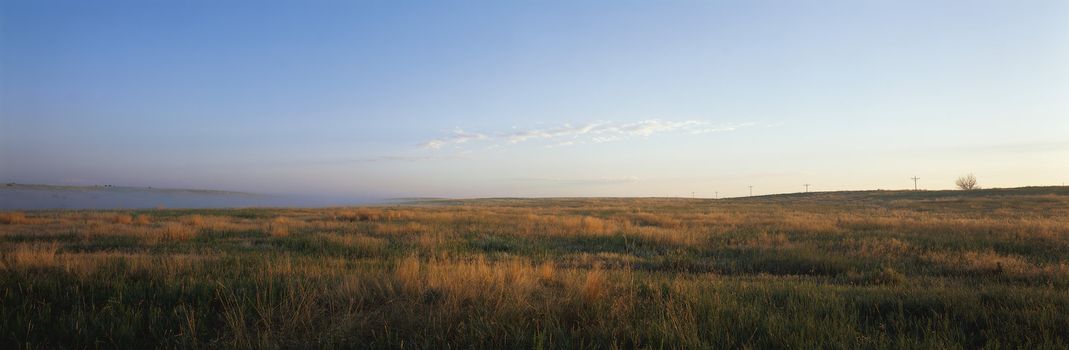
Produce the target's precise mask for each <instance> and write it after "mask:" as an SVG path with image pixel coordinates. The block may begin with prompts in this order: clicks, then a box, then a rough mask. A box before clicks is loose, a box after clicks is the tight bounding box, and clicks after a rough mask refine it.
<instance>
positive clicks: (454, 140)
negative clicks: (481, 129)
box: [419, 128, 488, 149]
mask: <svg viewBox="0 0 1069 350" xmlns="http://www.w3.org/2000/svg"><path fill="white" fill-rule="evenodd" d="M486 138H488V137H487V136H486V135H485V134H480V133H474V132H466V131H464V130H462V129H460V128H456V129H454V130H453V132H452V133H450V134H449V135H448V136H445V137H441V138H436V139H433V140H428V141H427V142H424V143H421V144H420V145H419V146H420V147H422V148H429V149H439V148H442V146H445V145H458V144H462V143H467V142H468V141H473V140H483V139H486Z"/></svg>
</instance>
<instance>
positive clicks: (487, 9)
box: [0, 0, 1069, 197]
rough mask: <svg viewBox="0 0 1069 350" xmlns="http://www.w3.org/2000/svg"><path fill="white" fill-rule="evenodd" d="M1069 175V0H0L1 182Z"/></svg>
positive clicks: (677, 192) (372, 189)
mask: <svg viewBox="0 0 1069 350" xmlns="http://www.w3.org/2000/svg"><path fill="white" fill-rule="evenodd" d="M965 173H974V174H976V176H977V178H978V179H979V180H980V184H981V186H986V187H1011V186H1025V185H1057V184H1061V183H1063V182H1067V181H1069V2H1065V1H842V2H839V1H656V2H654V1H561V2H555V1H497V2H489V1H486V2H483V1H460V2H447V1H433V2H416V1H411V2H410V1H403V2H402V1H347V2H342V1H288V2H281V1H257V2H239V1H91V2H87V1H48V0H44V1H21V0H3V1H0V180H3V181H14V182H24V183H50V184H74V185H91V184H104V183H106V184H117V185H136V186H156V187H192V188H212V189H228V190H241V191H252V192H267V193H300V194H332V195H351V196H451V197H480V196H663V195H670V196H690V195H691V193H692V192H693V193H694V194H695V195H697V196H702V197H712V196H713V195H714V193H718V194H719V195H720V196H738V195H745V194H746V193H747V191H748V188H747V186H749V185H753V186H754V192H755V194H764V193H779V192H796V191H801V190H802V189H803V187H802V184H805V183H810V184H813V186H812V189H814V190H840V189H844V190H845V189H877V188H882V189H899V188H906V187H911V186H912V181H910V180H909V177H911V176H914V175H916V176H919V177H920V178H921V180H920V184H921V186H922V187H925V188H929V189H942V188H950V187H951V186H952V185H953V179H954V178H955V177H957V176H958V175H962V174H965Z"/></svg>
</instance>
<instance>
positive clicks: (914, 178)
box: [910, 176, 921, 191]
mask: <svg viewBox="0 0 1069 350" xmlns="http://www.w3.org/2000/svg"><path fill="white" fill-rule="evenodd" d="M910 179H913V190H914V191H916V190H917V180H920V179H921V178H919V177H916V176H913V177H911V178H910Z"/></svg>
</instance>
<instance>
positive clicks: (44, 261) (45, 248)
mask: <svg viewBox="0 0 1069 350" xmlns="http://www.w3.org/2000/svg"><path fill="white" fill-rule="evenodd" d="M58 249H59V245H58V244H56V243H51V244H44V243H29V244H28V243H20V244H17V245H15V246H14V247H12V248H11V249H10V250H5V252H4V255H3V259H2V261H3V265H4V268H6V269H19V268H42V267H51V266H54V265H55V264H56V250H58Z"/></svg>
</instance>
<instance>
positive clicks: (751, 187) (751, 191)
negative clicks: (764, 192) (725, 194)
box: [750, 185, 753, 197]
mask: <svg viewBox="0 0 1069 350" xmlns="http://www.w3.org/2000/svg"><path fill="white" fill-rule="evenodd" d="M750 197H753V185H750Z"/></svg>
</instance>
